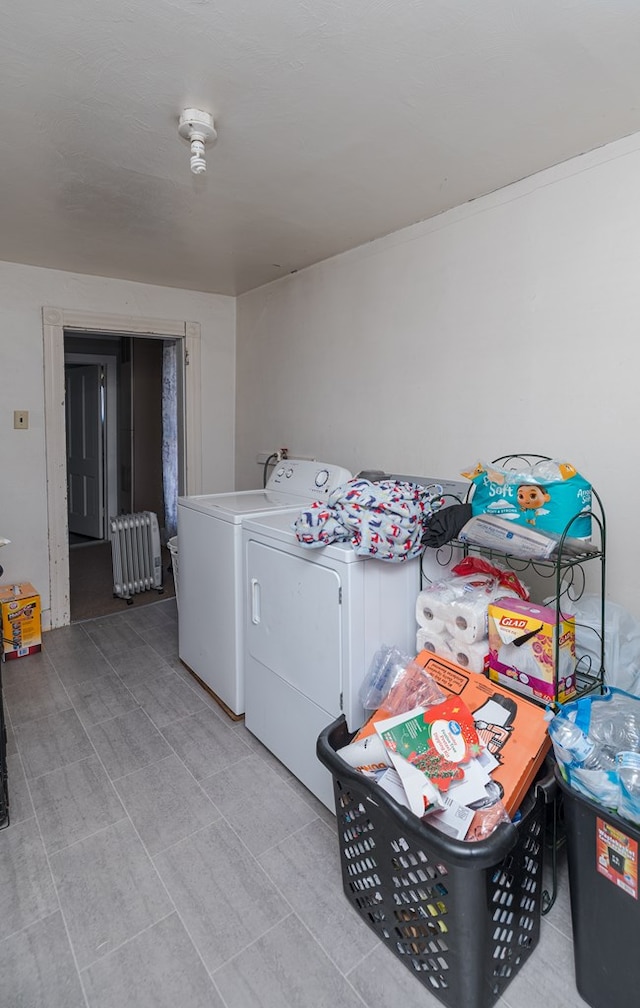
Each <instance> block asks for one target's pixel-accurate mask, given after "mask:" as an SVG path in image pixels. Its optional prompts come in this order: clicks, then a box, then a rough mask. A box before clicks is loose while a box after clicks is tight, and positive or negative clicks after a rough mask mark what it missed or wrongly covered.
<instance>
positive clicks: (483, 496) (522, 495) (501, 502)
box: [462, 459, 591, 539]
mask: <svg viewBox="0 0 640 1008" xmlns="http://www.w3.org/2000/svg"><path fill="white" fill-rule="evenodd" d="M516 462H517V463H518V467H517V468H511V469H506V468H502V467H500V466H497V465H493V464H491V463H485V462H479V463H478V464H477V466H475V468H473V469H469V470H467V471H466V472H463V473H462V475H463V476H466V477H467V479H470V480H471V482H472V484H473V495H472V496H471V511H472V514H473V515H482V514H488V515H494V516H495V517H497V518H501V519H503V520H505V521H509V522H513V523H514V525H524V526H528V527H531V528H534V529H537V530H538V531H540V532H552V533H556V534H557V535H562V533H563V532H565V530H566V532H567V535H569V536H571V537H572V538H573V539H589V538H590V536H591V484H590V483H588V482H587V481H586V480H585V479H584V477H583V476H581V475H580V473H579V472H578V471H577V470H576V469H575V468H574V466H572V465H571V464H570V463H569V462H559V461H556V460H554V459H544V460H542V461H538V462H535V463H534V464H528V463H526V462H525V461H524V460H522V462H520V460H516Z"/></svg>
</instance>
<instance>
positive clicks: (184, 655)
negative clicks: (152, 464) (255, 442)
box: [178, 459, 351, 718]
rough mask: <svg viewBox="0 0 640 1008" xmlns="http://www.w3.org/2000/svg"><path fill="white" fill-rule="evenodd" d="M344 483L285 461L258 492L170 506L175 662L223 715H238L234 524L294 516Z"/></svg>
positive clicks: (240, 663) (239, 612)
mask: <svg viewBox="0 0 640 1008" xmlns="http://www.w3.org/2000/svg"><path fill="white" fill-rule="evenodd" d="M350 479H351V473H350V472H349V471H348V470H347V469H344V468H342V467H341V466H336V465H331V464H329V463H324V462H311V461H307V460H305V459H287V460H285V461H283V462H281V463H278V465H277V466H276V467H275V469H274V471H273V473H272V474H271V476H270V478H269V481H268V482H267V485H266V487H265V489H264V490H245V491H240V492H235V493H221V494H200V495H197V496H190V497H179V498H178V555H179V563H180V602H179V606H178V654H179V657H180V660H181V661H182V662H183V663H184V664H185V665H186V666H187V668H189V669H190V671H191V672H194V673H195V675H196V676H197V677H198V678H199V679H200V680H201V681H202V682H203V683H204V684H205V686H207V687H208V689H209V690H210V691H211V692H212V693H213V695H214V696H215V698H216V699H217V700H218V701H219V702H220V704H221V706H222V707H223V708H224V709H225V710H226V711H227V713H228V714H229V715H230V716H231V717H233V718H238V717H239V716H241V715H242V714H243V713H244V709H245V707H244V696H245V689H244V656H243V624H244V619H243V610H244V585H243V565H242V524H243V522H244V521H245V520H246V519H247V518H249V517H256V516H258V515H262V514H265V513H275V512H282V511H288V512H296V511H300V510H302V509H303V508H304V507H306V506H307V505H308V504H310V503H311V502H312V501H315V500H324V499H326V498H327V497H328V496H329V494H330V493H331V491H332V490H333V489H335V488H336V487H337V486H340V485H341V484H342V483H345V482H347V480H350Z"/></svg>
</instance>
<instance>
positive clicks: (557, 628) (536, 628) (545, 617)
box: [488, 598, 576, 703]
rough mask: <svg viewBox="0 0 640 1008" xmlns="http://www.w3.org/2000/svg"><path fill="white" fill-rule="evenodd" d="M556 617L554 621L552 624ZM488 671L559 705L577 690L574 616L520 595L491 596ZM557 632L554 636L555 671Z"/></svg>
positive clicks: (496, 678) (519, 689)
mask: <svg viewBox="0 0 640 1008" xmlns="http://www.w3.org/2000/svg"><path fill="white" fill-rule="evenodd" d="M556 621H557V622H556ZM488 623H489V657H488V672H489V678H490V679H491V680H492V682H497V683H502V685H503V686H508V687H509V688H510V689H513V690H516V691H517V692H518V693H523V694H524V695H525V696H528V697H531V698H532V699H534V700H544V701H549V702H550V701H555V700H557V701H558V702H559V703H564V702H565V701H566V700H571V698H572V697H574V696H575V692H576V677H575V667H576V646H575V645H576V633H575V618H574V617H573V616H569V615H567V614H564V613H562V614H561V615H560V616H559V617H558V618H557V613H556V610H555V608H552V607H551V606H541V605H535V604H534V603H532V602H525V601H524V600H523V599H519V598H515V599H514V598H503V599H496V600H495V601H494V602H492V603H491V604H490V605H489V608H488ZM556 635H558V636H559V647H558V669H557V675H556Z"/></svg>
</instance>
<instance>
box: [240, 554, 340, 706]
mask: <svg viewBox="0 0 640 1008" xmlns="http://www.w3.org/2000/svg"><path fill="white" fill-rule="evenodd" d="M247 564H248V590H249V599H248V606H247V616H246V628H247V637H246V641H247V652H248V655H249V656H250V661H251V660H253V661H255V662H258V663H259V665H261V666H263V667H264V668H266V669H269V670H270V671H271V672H273V673H275V674H276V675H277V676H279V677H280V679H282V680H283V681H284V682H285V683H287V684H288V685H289V686H292V687H293V688H294V689H296V690H298V691H299V692H300V693H301V694H302V695H303V696H305V697H307V698H308V699H310V700H312V701H313V702H314V703H315V704H317V705H318V706H319V707H321V708H322V709H323V710H325V711H327V713H328V714H330V715H332V716H334V717H335V716H337V715H338V714H339V713H340V694H341V691H342V614H341V608H342V607H341V590H340V589H341V586H340V577H339V574H338V573H337V571H335V570H332V569H330V568H328V567H323V566H321V565H320V564H318V563H316V562H315V561H313V560H312V559H309V560H306V559H302V558H301V557H299V556H295V555H293V554H291V553H287V552H285V551H283V550H280V549H278V548H277V547H274V546H271V545H267V544H266V543H262V542H257V541H256V540H254V539H250V540H249V542H248V544H247ZM253 661H251V663H252V664H253Z"/></svg>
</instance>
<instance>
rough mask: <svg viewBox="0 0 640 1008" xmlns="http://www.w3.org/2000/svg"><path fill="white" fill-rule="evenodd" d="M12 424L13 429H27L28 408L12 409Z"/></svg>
mask: <svg viewBox="0 0 640 1008" xmlns="http://www.w3.org/2000/svg"><path fill="white" fill-rule="evenodd" d="M13 426H14V429H15V430H27V429H28V427H29V410H14V412H13Z"/></svg>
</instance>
